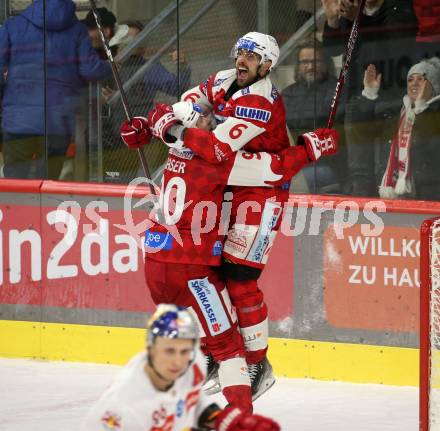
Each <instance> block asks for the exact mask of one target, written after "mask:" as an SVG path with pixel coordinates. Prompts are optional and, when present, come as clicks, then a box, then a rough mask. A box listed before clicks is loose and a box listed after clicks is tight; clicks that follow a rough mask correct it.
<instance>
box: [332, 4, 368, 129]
mask: <svg viewBox="0 0 440 431" xmlns="http://www.w3.org/2000/svg"><path fill="white" fill-rule="evenodd" d="M365 1H366V0H361V2H360V4H359V9H358V11H357V14H356V18H355V19H354V21H353V25H352V27H351V31H350V36H349V38H348V42H347V47H346V48H345V55H344V56H345V61H344V65H343V66H342V69H341V72H340V73H339V78H338V82H337V84H336V89H335V94H334V96H333V99H332V103H331V105H330V114H329V116H328V122H327V128H328V129H331V128H332V127H333V123H334V121H335V115H336V109H337V107H338V102H339V97H340V95H341V92H342V88H343V87H344V83H345V78H346V77H347V73H348V68H349V67H350V61H351V56H352V54H353V49H354V46H355V45H356V40H357V37H358V33H359V20H360V17H361V14H362V11H363V10H364V6H365Z"/></svg>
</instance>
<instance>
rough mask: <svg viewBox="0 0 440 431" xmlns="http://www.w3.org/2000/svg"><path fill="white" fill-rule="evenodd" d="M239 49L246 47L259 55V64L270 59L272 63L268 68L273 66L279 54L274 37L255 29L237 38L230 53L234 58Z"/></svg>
mask: <svg viewBox="0 0 440 431" xmlns="http://www.w3.org/2000/svg"><path fill="white" fill-rule="evenodd" d="M239 49H246V50H247V51H252V52H255V53H256V54H258V55H260V57H261V61H260V64H263V63H265V62H266V61H269V60H270V61H271V62H272V65H271V66H270V68H269V70H271V69H273V68H274V67H275V65H276V64H277V62H278V58H279V56H280V48H279V46H278V43H277V41H276V39H275V38H274V37H273V36H270V35H269V34H264V33H258V32H256V31H251V32H250V33H246V34H245V35H244V36H242V37H240V39H238V40H237V43H236V44H235V45H234V48H233V49H232V55H233V57H234V58H237V54H238V50H239Z"/></svg>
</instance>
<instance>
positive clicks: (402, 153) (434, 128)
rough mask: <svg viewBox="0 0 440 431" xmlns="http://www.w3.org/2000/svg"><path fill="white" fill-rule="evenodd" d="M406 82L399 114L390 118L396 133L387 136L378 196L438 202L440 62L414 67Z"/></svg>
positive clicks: (430, 60) (426, 62)
mask: <svg viewBox="0 0 440 431" xmlns="http://www.w3.org/2000/svg"><path fill="white" fill-rule="evenodd" d="M407 82H408V88H407V94H406V95H405V96H404V97H403V104H402V108H401V110H400V115H399V114H398V115H396V116H395V117H394V118H392V120H393V123H394V125H393V126H394V129H395V131H394V134H393V135H391V134H389V135H388V136H389V137H391V136H392V140H391V148H390V153H389V157H388V163H387V166H386V169H385V173H384V175H383V178H382V182H381V185H380V187H379V194H380V196H381V197H382V198H392V199H396V198H416V199H422V200H439V199H440V177H439V175H438V167H439V165H440V151H439V148H438V147H439V140H440V59H439V58H437V57H433V58H431V59H429V60H423V61H421V62H420V63H417V64H415V65H414V66H413V67H412V68H411V69H410V70H409V72H408V78H407ZM367 85H368V79H367ZM388 121H389V120H388ZM384 123H385V122H384ZM383 130H386V128H384V129H383Z"/></svg>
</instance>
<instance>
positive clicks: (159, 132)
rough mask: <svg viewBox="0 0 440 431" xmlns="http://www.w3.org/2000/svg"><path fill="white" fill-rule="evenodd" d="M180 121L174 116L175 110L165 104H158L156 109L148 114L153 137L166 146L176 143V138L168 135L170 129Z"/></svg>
mask: <svg viewBox="0 0 440 431" xmlns="http://www.w3.org/2000/svg"><path fill="white" fill-rule="evenodd" d="M178 121H179V120H178V119H177V118H176V116H175V115H174V112H173V108H172V107H171V106H170V105H166V104H165V103H158V104H157V105H156V107H155V108H154V109H152V110H151V111H150V112H149V113H148V126H149V127H150V129H151V132H152V133H153V136H154V137H156V138H158V139H160V140H161V141H162V142H164V143H165V144H172V143H173V142H175V140H176V138H175V137H174V136H172V135H170V134H169V133H168V132H169V130H168V129H169V128H170V127H171V126H172V125H173V124H175V123H177V122H178Z"/></svg>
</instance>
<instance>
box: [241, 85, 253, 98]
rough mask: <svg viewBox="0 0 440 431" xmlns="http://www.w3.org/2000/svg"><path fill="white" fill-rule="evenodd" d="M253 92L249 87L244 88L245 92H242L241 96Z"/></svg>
mask: <svg viewBox="0 0 440 431" xmlns="http://www.w3.org/2000/svg"><path fill="white" fill-rule="evenodd" d="M250 92H251V89H250V88H249V87H246V88H243V90H241V95H242V96H246V94H249V93H250Z"/></svg>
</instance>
